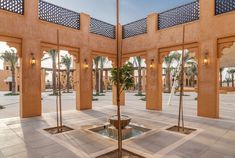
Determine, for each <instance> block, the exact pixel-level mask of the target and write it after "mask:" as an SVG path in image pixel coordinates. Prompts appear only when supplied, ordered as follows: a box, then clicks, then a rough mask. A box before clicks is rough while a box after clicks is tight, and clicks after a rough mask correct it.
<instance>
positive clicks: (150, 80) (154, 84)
mask: <svg viewBox="0 0 235 158" xmlns="http://www.w3.org/2000/svg"><path fill="white" fill-rule="evenodd" d="M157 21H158V15H157V14H156V13H153V14H150V15H148V17H147V23H148V25H147V27H148V39H149V40H154V36H155V33H156V31H157V28H158V26H157V24H158V23H157ZM150 65H152V67H151V66H150ZM146 66H147V67H146V71H147V76H148V77H147V78H146V81H147V86H146V108H147V109H148V110H159V111H161V110H162V70H161V69H162V66H161V63H160V62H159V52H158V49H152V50H148V51H147V56H146Z"/></svg>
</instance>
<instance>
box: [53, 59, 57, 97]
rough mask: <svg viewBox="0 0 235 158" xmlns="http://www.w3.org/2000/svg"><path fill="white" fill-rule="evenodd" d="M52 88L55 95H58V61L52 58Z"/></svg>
mask: <svg viewBox="0 0 235 158" xmlns="http://www.w3.org/2000/svg"><path fill="white" fill-rule="evenodd" d="M52 86H53V87H52V88H53V95H57V92H56V89H57V88H56V87H57V86H56V61H55V59H52Z"/></svg>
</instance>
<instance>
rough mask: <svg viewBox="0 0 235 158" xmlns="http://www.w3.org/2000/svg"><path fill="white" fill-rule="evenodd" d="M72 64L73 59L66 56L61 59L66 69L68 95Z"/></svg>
mask: <svg viewBox="0 0 235 158" xmlns="http://www.w3.org/2000/svg"><path fill="white" fill-rule="evenodd" d="M71 63H72V58H71V57H70V56H68V55H65V56H64V57H62V58H61V64H63V65H64V66H65V67H66V88H67V93H69V88H70V66H71Z"/></svg>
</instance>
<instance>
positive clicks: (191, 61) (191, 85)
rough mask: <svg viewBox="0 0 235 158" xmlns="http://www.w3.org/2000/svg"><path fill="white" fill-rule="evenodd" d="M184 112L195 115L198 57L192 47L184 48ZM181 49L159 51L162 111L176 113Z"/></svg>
mask: <svg viewBox="0 0 235 158" xmlns="http://www.w3.org/2000/svg"><path fill="white" fill-rule="evenodd" d="M184 53H185V57H184V62H185V65H184V79H183V84H184V97H183V99H184V100H183V101H184V114H185V115H190V116H197V108H198V107H197V104H198V103H197V86H198V84H197V82H198V81H197V80H198V61H197V60H198V57H197V52H196V50H194V49H185V50H184ZM181 54H182V50H180V49H171V51H168V52H165V53H161V55H160V58H161V60H160V61H161V62H160V67H161V68H160V69H159V71H162V73H161V74H162V80H161V87H162V89H161V90H162V104H163V108H162V110H163V112H167V113H172V114H178V106H179V91H180V88H179V87H180V71H181V61H182V57H181Z"/></svg>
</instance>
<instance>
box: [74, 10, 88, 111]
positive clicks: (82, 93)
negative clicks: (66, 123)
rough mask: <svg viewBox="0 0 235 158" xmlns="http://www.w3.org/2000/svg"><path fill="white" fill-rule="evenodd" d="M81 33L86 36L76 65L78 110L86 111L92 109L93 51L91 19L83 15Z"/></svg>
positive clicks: (81, 16)
mask: <svg viewBox="0 0 235 158" xmlns="http://www.w3.org/2000/svg"><path fill="white" fill-rule="evenodd" d="M80 19H81V31H82V33H83V34H84V40H83V42H84V44H83V47H81V48H80V52H79V55H78V63H77V64H76V70H77V77H78V78H77V79H78V83H77V84H76V92H77V93H76V104H77V106H76V109H77V110H86V109H91V108H92V56H91V54H92V51H91V50H90V49H89V39H88V37H89V32H90V17H89V15H87V14H84V13H81V14H80Z"/></svg>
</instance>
